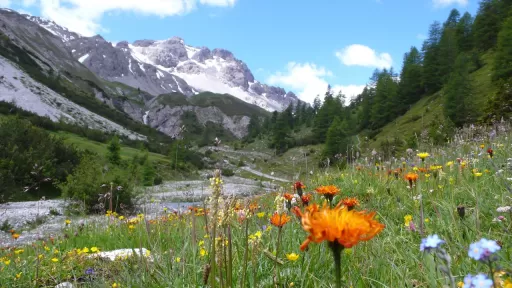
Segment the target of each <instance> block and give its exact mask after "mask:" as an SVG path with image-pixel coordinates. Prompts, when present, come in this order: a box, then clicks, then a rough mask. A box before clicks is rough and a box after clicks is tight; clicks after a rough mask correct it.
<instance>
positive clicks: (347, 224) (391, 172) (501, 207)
mask: <svg viewBox="0 0 512 288" xmlns="http://www.w3.org/2000/svg"><path fill="white" fill-rule="evenodd" d="M495 128H496V129H497V130H496V132H497V136H491V137H489V132H490V131H489V130H488V129H487V128H485V129H484V128H478V127H476V128H474V129H466V130H464V131H461V132H460V133H459V134H458V135H457V137H455V139H454V140H453V141H452V142H451V143H450V144H449V145H447V146H445V147H440V148H438V147H433V146H432V145H429V144H428V143H422V144H420V149H419V150H418V151H411V150H409V151H407V152H406V153H405V154H404V156H403V158H401V159H400V158H399V159H391V160H390V161H379V155H378V154H376V155H373V156H371V157H370V156H369V157H368V158H362V159H359V160H358V161H357V162H356V163H351V165H349V166H348V168H347V169H345V170H337V169H334V168H331V169H327V170H325V171H323V170H322V171H321V172H317V173H315V174H314V175H313V176H311V177H309V178H308V179H307V180H306V179H297V180H302V182H303V184H304V185H305V188H304V189H303V192H304V194H303V195H310V196H311V198H310V200H309V205H305V203H304V200H307V199H306V198H303V197H297V196H294V195H293V194H294V193H298V191H294V190H296V189H294V188H293V187H294V186H295V184H294V183H289V185H285V186H283V187H282V189H281V190H279V191H275V192H274V193H270V194H265V195H262V196H258V197H257V198H251V199H234V198H227V197H224V196H223V195H222V179H220V178H219V179H213V180H212V187H211V189H212V191H213V196H212V198H211V199H209V200H208V201H206V202H205V203H204V205H203V206H199V207H190V209H189V210H187V211H183V212H179V211H171V210H167V209H163V210H162V211H161V214H160V215H158V216H157V217H149V216H146V215H144V214H140V215H131V216H130V215H117V214H115V213H109V212H106V213H105V216H104V224H97V225H94V224H89V225H81V224H80V220H79V219H74V218H72V217H71V218H69V225H67V226H66V228H65V229H64V231H62V235H61V236H59V237H56V238H54V239H53V238H52V239H42V240H40V241H37V242H35V243H33V245H30V246H24V247H9V248H5V249H2V250H0V287H2V288H4V287H5V288H7V287H54V286H55V285H57V284H59V283H62V282H66V281H67V282H71V283H73V284H74V285H75V287H336V286H335V285H337V284H336V283H337V281H340V283H339V284H338V287H361V288H362V287H390V288H396V287H466V288H468V287H505V288H510V287H512V282H511V277H512V248H511V243H512V233H511V229H512V223H511V222H510V221H511V219H512V211H511V210H510V207H509V208H507V206H511V205H512V192H511V191H512V190H510V187H509V185H510V183H511V180H512V178H511V177H512V176H511V174H512V173H511V171H510V168H511V167H510V166H512V163H511V164H510V165H509V163H508V160H507V159H508V158H511V157H512V150H511V149H510V147H511V145H512V138H511V137H510V133H509V132H510V127H509V126H508V125H505V124H497V125H496V126H495ZM489 149H490V150H489ZM491 150H492V151H491ZM422 153H428V156H427V155H423V154H422ZM491 154H492V155H491ZM418 155H421V156H422V157H423V156H425V157H424V159H423V160H422V159H421V157H419V156H418ZM409 180H410V181H409ZM322 186H323V187H322ZM338 190H339V191H338ZM318 191H320V192H318ZM326 191H327V192H326ZM329 192H333V193H334V198H333V199H332V203H331V205H332V207H333V208H332V210H331V208H326V209H327V210H322V206H323V205H324V203H328V202H327V201H326V198H327V197H324V196H325V195H329V194H328V193H329ZM322 193H323V194H322ZM326 193H327V194H326ZM286 198H288V199H289V200H287V199H286ZM346 198H355V199H351V200H347V199H346ZM338 203H339V204H338ZM317 204H318V205H319V207H317V206H315V205H317ZM337 204H338V205H337ZM354 204H356V205H355V206H354V207H353V210H350V209H348V207H349V206H350V207H352V205H354ZM327 205H329V204H327ZM334 206H336V207H337V208H336V207H334ZM295 207H296V208H295ZM315 207H316V208H315ZM205 208H206V209H205ZM318 208H320V209H321V210H320V211H316V209H318ZM351 209H352V208H351ZM507 209H508V210H507ZM297 210H299V211H300V212H298V211H297ZM349 210H350V211H349ZM358 211H367V212H365V213H369V212H375V214H374V215H373V217H371V216H372V215H370V216H364V215H365V214H364V213H362V212H358ZM277 212H279V214H274V213H277ZM274 215H276V216H277V215H279V216H281V218H279V217H277V218H276V216H274ZM283 215H285V216H283ZM326 215H327V216H326ZM366 215H367V214H366ZM324 216H325V217H324ZM299 217H302V218H301V220H299ZM270 219H272V220H270ZM283 219H285V220H288V221H283ZM279 220H281V221H279ZM285 222H286V223H285ZM379 223H380V224H379ZM368 225H369V226H368ZM279 226H281V227H279ZM372 227H373V228H372ZM375 227H380V228H379V229H377V228H375ZM305 228H307V230H308V231H313V232H316V234H315V237H317V238H312V236H311V235H310V234H309V232H307V231H306V229H305ZM382 228H383V229H382ZM12 233H13V234H12V235H13V237H16V231H12ZM432 235H437V236H438V237H439V238H440V239H442V240H443V241H444V243H439V242H436V241H432V239H434V240H435V238H430V240H429V241H427V242H424V243H423V244H424V245H426V246H425V247H424V248H425V251H420V245H421V243H422V239H424V238H427V236H432ZM308 236H309V239H311V240H315V239H316V240H318V241H319V243H314V241H313V242H311V243H309V246H308V248H307V249H305V250H301V245H302V244H303V243H304V241H305V240H306V239H308ZM323 238H327V239H326V240H324V241H321V240H322V239H323ZM329 238H332V239H336V240H334V241H335V242H336V241H338V242H336V243H340V244H336V245H334V244H332V243H331V242H329ZM483 238H485V239H488V240H492V241H495V242H492V243H491V244H493V245H494V246H492V245H491V246H492V247H494V248H493V249H491V250H489V249H487V248H488V247H491V246H488V247H487V246H483V244H482V245H480V246H476V245H475V244H473V246H471V247H472V249H470V245H472V243H475V242H478V241H480V240H481V239H483ZM361 240H368V241H361ZM341 243H342V244H343V246H341ZM489 245H490V244H489ZM345 246H347V248H345V249H341V248H343V247H345ZM348 246H351V248H348ZM332 247H337V248H336V249H337V250H336V249H334V250H336V251H338V252H339V250H340V249H341V252H339V254H338V255H341V261H340V265H339V269H340V270H339V271H338V273H339V274H337V273H336V265H335V264H334V263H335V262H334V259H335V257H333V256H334V255H336V253H333V252H332V251H333V249H331V248H332ZM486 247H487V248H486ZM121 248H133V249H134V251H139V249H141V248H146V249H148V250H149V251H150V252H145V253H141V255H142V256H140V257H139V256H134V257H121V258H120V259H117V260H115V261H108V260H100V259H97V257H95V256H98V255H100V254H99V253H101V252H102V251H109V250H114V249H121ZM476 248H478V249H476ZM486 249H487V250H486ZM477 250H479V251H480V252H482V251H483V252H485V253H487V254H485V253H484V254H485V255H484V254H481V255H480V256H481V258H480V261H477V260H475V257H476V256H475V253H476V252H478V251H477ZM447 255H449V256H447ZM470 255H472V257H470ZM482 255H483V256H482ZM477 259H478V258H477ZM446 260H449V261H446ZM447 262H448V263H447ZM491 271H492V274H491ZM478 273H483V274H482V275H480V276H478V277H479V278H478V277H477V276H475V275H477V274H478ZM468 274H471V275H473V276H475V277H474V278H475V279H476V280H475V279H474V281H473V284H471V283H470V279H469V278H467V277H466V275H468ZM336 275H340V277H339V280H338V278H337V277H336ZM491 276H492V277H493V278H494V281H492V280H490V279H487V278H489V277H491ZM465 277H466V279H465ZM485 277H487V278H485ZM464 281H466V284H464ZM493 282H494V283H493Z"/></svg>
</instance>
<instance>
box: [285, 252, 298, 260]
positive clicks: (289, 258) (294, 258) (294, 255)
mask: <svg viewBox="0 0 512 288" xmlns="http://www.w3.org/2000/svg"><path fill="white" fill-rule="evenodd" d="M286 258H287V259H288V260H290V261H297V259H299V255H298V254H295V253H290V254H286Z"/></svg>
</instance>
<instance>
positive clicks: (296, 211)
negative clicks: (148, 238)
mask: <svg viewBox="0 0 512 288" xmlns="http://www.w3.org/2000/svg"><path fill="white" fill-rule="evenodd" d="M292 212H293V214H295V216H297V217H298V218H299V220H300V217H301V215H302V212H300V208H299V207H297V206H293V207H292Z"/></svg>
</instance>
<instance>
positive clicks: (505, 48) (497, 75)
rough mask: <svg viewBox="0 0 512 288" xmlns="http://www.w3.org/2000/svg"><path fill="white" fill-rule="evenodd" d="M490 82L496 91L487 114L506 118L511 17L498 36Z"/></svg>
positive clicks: (510, 102) (511, 97)
mask: <svg viewBox="0 0 512 288" xmlns="http://www.w3.org/2000/svg"><path fill="white" fill-rule="evenodd" d="M492 80H493V82H494V83H495V85H496V86H497V87H498V91H497V92H496V95H495V97H494V98H493V99H491V100H490V105H489V107H488V108H489V112H490V113H491V114H493V115H495V116H498V117H502V116H507V115H508V114H510V113H511V112H512V89H511V87H510V83H511V80H512V16H510V17H509V18H508V19H507V20H506V21H505V23H504V24H503V28H502V29H501V31H500V33H499V36H498V47H497V48H496V54H495V57H494V67H493V74H492Z"/></svg>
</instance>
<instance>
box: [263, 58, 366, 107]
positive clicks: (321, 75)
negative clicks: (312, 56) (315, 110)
mask: <svg viewBox="0 0 512 288" xmlns="http://www.w3.org/2000/svg"><path fill="white" fill-rule="evenodd" d="M286 69H287V71H286V72H285V73H283V72H276V73H274V74H273V75H271V76H270V77H268V79H267V82H268V83H269V84H271V85H284V86H287V87H288V88H290V89H292V90H294V91H296V92H297V96H299V98H300V99H301V100H303V101H306V102H309V103H313V100H314V99H315V97H316V96H317V95H320V97H323V95H324V94H325V92H326V91H327V86H328V85H329V83H328V82H327V81H326V80H325V78H326V77H331V76H333V74H332V72H331V71H329V70H327V69H325V68H324V67H317V66H316V65H315V64H313V63H303V64H301V63H296V62H290V63H288V65H287V67H286ZM331 86H332V90H333V92H334V93H335V94H336V93H337V92H338V91H340V90H341V91H342V92H343V94H345V95H346V96H347V101H348V100H349V99H350V98H351V97H353V96H355V95H357V94H359V93H361V91H363V88H364V85H348V86H343V85H331Z"/></svg>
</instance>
